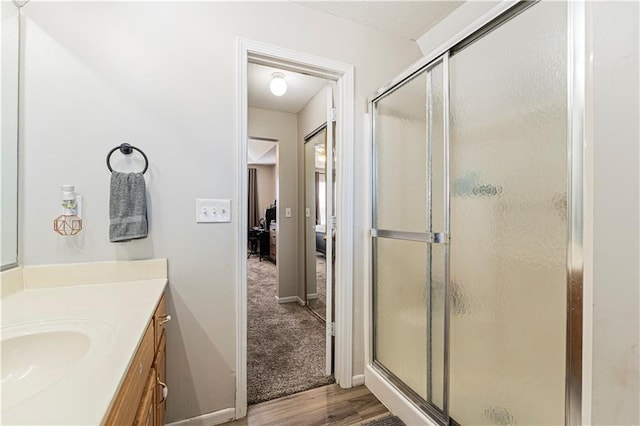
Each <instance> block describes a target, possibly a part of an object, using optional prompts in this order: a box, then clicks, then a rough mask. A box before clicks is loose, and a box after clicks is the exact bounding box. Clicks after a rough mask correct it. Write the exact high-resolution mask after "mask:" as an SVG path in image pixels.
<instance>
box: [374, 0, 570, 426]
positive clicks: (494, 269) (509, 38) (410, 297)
mask: <svg viewBox="0 0 640 426" xmlns="http://www.w3.org/2000/svg"><path fill="white" fill-rule="evenodd" d="M570 7H571V6H570V5H569V6H568V5H567V3H559V2H557V3H556V2H541V3H529V2H524V3H520V4H519V5H518V6H517V7H514V8H512V9H510V10H509V11H508V12H507V13H505V14H503V15H502V16H500V17H499V18H498V19H497V20H495V21H493V22H491V23H490V24H488V25H486V26H485V27H483V28H482V29H481V30H480V31H478V32H476V33H474V34H472V35H471V36H469V37H467V38H465V39H463V40H462V41H460V42H459V43H458V44H456V45H455V46H454V47H453V48H451V49H448V50H447V51H445V52H443V53H442V54H441V56H439V57H435V58H433V60H431V61H430V62H428V63H426V64H425V65H424V66H422V67H420V68H417V69H416V70H415V71H413V72H411V73H409V74H408V75H406V77H405V78H403V79H401V80H400V81H397V82H395V83H394V84H393V85H391V87H387V88H385V89H384V90H382V91H381V92H379V93H378V94H377V95H375V96H374V97H373V98H372V100H371V103H370V112H371V117H372V130H373V131H372V135H373V136H372V139H373V155H374V158H373V204H372V206H373V210H372V271H371V272H372V306H371V312H372V318H371V320H372V325H373V327H372V336H371V338H372V351H371V353H372V359H371V360H370V361H371V363H372V364H373V367H374V368H375V369H376V371H377V372H378V373H379V374H380V375H381V376H383V377H384V378H385V379H386V380H388V381H389V382H391V383H392V384H393V385H394V386H395V387H396V388H397V389H399V390H400V392H401V393H403V394H404V395H405V396H406V397H407V398H408V399H410V400H411V401H413V403H414V404H415V405H416V406H418V407H419V408H420V409H421V410H422V411H423V412H424V413H426V414H428V415H429V416H431V417H432V418H433V419H435V420H437V421H439V422H440V423H441V424H454V423H458V424H462V425H464V424H496V425H508V424H564V423H565V415H566V414H567V412H568V411H569V410H570V407H569V406H568V404H567V403H566V402H565V401H566V399H565V398H566V397H567V395H569V397H571V392H572V391H573V390H572V389H571V388H570V387H571V383H572V382H571V374H572V373H573V371H575V369H576V368H579V366H576V365H575V364H571V362H570V353H569V352H570V351H572V350H574V347H573V346H572V340H571V339H572V337H571V335H570V334H569V333H570V332H571V331H570V327H571V326H575V325H576V324H575V323H571V321H568V315H567V312H569V311H570V308H571V306H570V304H571V303H572V300H573V299H572V297H571V296H572V295H571V294H570V292H571V288H572V287H571V286H572V285H575V284H576V280H575V277H572V276H571V269H570V268H568V267H567V265H568V264H570V263H571V262H572V261H573V260H575V259H573V258H572V256H575V255H576V253H575V252H573V253H572V252H571V250H570V248H571V247H575V242H576V238H577V237H579V235H578V234H577V232H576V229H578V228H577V225H575V223H576V222H575V221H576V220H575V217H574V216H575V215H573V214H574V213H575V212H574V211H573V210H572V206H575V205H577V204H576V203H578V202H579V201H580V200H579V196H580V193H579V192H578V191H575V190H574V191H572V187H571V184H572V182H573V183H574V184H575V182H578V184H579V182H580V181H579V179H576V176H577V177H578V178H579V172H580V169H579V167H580V158H579V157H577V155H579V153H576V152H574V151H572V150H571V135H570V131H569V129H570V114H569V111H570V105H569V100H568V99H570V96H569V94H570V93H569V90H570V84H571V81H570V79H569V77H568V76H569V70H570V63H569V61H570V59H569V58H570V54H569V53H570V44H571V42H572V40H571V39H570V38H571V37H570V36H569V34H570V33H569V31H568V22H569V19H570V13H569V11H570ZM574 189H575V187H574ZM578 225H579V224H578ZM572 244H574V245H572ZM568 326H569V328H568ZM398 348H403V349H402V350H398ZM568 400H570V399H568Z"/></svg>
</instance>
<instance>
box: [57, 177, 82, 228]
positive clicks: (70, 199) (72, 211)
mask: <svg viewBox="0 0 640 426" xmlns="http://www.w3.org/2000/svg"><path fill="white" fill-rule="evenodd" d="M61 189H62V209H63V211H62V214H61V215H60V216H58V217H57V218H55V219H54V221H53V230H54V231H56V232H57V233H58V234H60V235H64V236H68V235H76V234H77V233H78V232H80V231H81V230H82V218H81V217H80V216H81V213H80V212H79V211H80V206H81V204H82V203H81V201H82V197H81V196H78V195H76V192H75V186H74V185H62V187H61Z"/></svg>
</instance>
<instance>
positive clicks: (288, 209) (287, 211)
mask: <svg viewBox="0 0 640 426" xmlns="http://www.w3.org/2000/svg"><path fill="white" fill-rule="evenodd" d="M284 217H291V207H287V208H286V209H284Z"/></svg>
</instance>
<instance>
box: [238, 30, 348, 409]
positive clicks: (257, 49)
mask: <svg viewBox="0 0 640 426" xmlns="http://www.w3.org/2000/svg"><path fill="white" fill-rule="evenodd" d="M239 47H240V55H239V60H240V64H239V69H240V80H239V87H240V90H239V92H240V102H239V104H240V109H239V123H240V128H239V135H240V145H239V146H240V158H241V166H243V165H244V167H246V151H247V138H248V136H255V135H256V134H257V133H253V132H252V131H251V129H250V128H249V115H250V114H249V109H248V102H247V100H248V97H247V94H248V80H247V74H248V73H247V71H248V68H249V66H250V65H251V64H255V65H261V66H269V67H277V68H279V69H280V70H282V71H284V72H291V71H293V72H303V73H305V74H308V75H312V76H316V77H320V78H325V79H329V80H333V81H335V82H336V102H337V107H338V113H337V114H335V115H336V116H337V117H338V120H336V121H337V127H336V129H337V130H336V133H337V135H338V137H337V140H338V142H339V144H338V145H337V149H338V150H339V151H340V153H341V154H344V155H343V156H342V157H341V158H344V160H345V162H348V161H349V159H351V158H353V146H352V143H353V141H352V136H351V135H350V134H349V129H351V128H352V124H353V112H352V111H350V110H349V109H348V108H344V109H342V110H341V109H340V106H341V105H345V102H346V103H347V104H348V102H350V101H352V99H353V67H352V66H350V65H346V64H341V63H338V62H335V61H327V60H325V59H323V58H317V57H313V56H310V55H303V54H300V53H298V52H293V51H289V50H286V49H280V48H277V47H274V46H266V45H264V44H262V43H255V42H250V41H246V40H241V41H240V43H239ZM263 136H264V135H263ZM278 139H279V140H278V144H279V154H278V157H279V158H278V169H282V168H283V167H284V165H285V164H287V163H286V162H285V161H284V160H283V152H284V149H283V146H282V144H283V140H282V139H280V138H278ZM303 151H304V150H303V145H302V143H300V144H299V155H300V160H302V158H303ZM296 160H297V159H296ZM294 164H296V161H295V160H294ZM297 164H301V161H297ZM338 167H345V166H344V165H343V164H338ZM278 175H279V176H280V175H282V171H281V170H280V171H279V172H278ZM300 175H302V169H301V172H300ZM338 176H340V173H338ZM282 184H283V182H282V181H281V180H279V185H278V188H279V189H278V201H277V211H278V213H277V219H276V222H277V225H276V227H277V230H278V235H277V239H278V240H279V241H278V250H277V251H278V253H277V261H276V264H277V267H278V281H279V283H278V287H279V288H278V291H281V290H285V288H284V286H282V285H281V283H282V282H283V279H282V275H283V273H284V271H283V258H284V259H286V258H287V254H286V253H284V249H283V248H282V245H283V244H284V243H283V239H282V236H281V235H280V234H281V233H282V231H283V227H284V226H285V225H286V224H287V223H294V224H295V223H299V224H300V226H301V227H302V226H303V223H304V222H303V220H302V219H303V218H304V216H303V215H302V214H301V212H303V211H304V209H303V208H302V197H301V196H300V197H299V201H300V204H299V205H298V204H296V203H294V204H285V202H284V200H283V189H282ZM302 187H303V185H302V184H300V190H302ZM239 188H240V195H239V197H238V200H239V203H238V204H239V211H241V212H242V211H245V208H246V204H247V201H246V200H247V198H246V197H247V175H246V174H241V179H240V185H239ZM336 189H337V193H338V194H342V195H340V196H338V197H337V198H336V199H337V200H338V205H337V209H336V216H340V215H344V216H342V217H344V223H345V226H347V225H348V224H350V223H352V220H353V219H352V218H353V211H352V207H351V206H350V203H346V204H343V203H342V200H343V199H345V198H346V199H349V197H345V196H344V194H350V193H351V191H352V188H351V183H350V181H349V180H346V179H345V180H344V181H342V182H340V181H338V182H337V183H336ZM239 217H240V220H239V232H238V234H239V236H240V237H239V239H240V241H247V235H248V228H247V227H246V225H247V222H246V216H245V215H244V214H241V215H239ZM287 219H289V220H290V221H288V220H287ZM299 235H300V236H301V235H302V233H301V232H300V233H299ZM352 238H353V237H352V235H349V233H345V234H344V235H341V234H340V233H339V232H338V234H337V238H336V245H338V246H340V245H345V246H351V245H352V244H353V241H352ZM302 246H303V244H302V243H300V244H299V247H302ZM340 252H341V251H338V253H340ZM348 253H349V251H344V252H343V255H342V256H339V257H338V258H336V269H337V272H336V273H335V275H336V280H335V282H336V288H337V289H338V292H340V293H344V294H346V295H347V297H344V298H343V299H342V300H338V305H337V311H338V312H342V313H343V315H342V318H344V322H340V323H339V324H336V333H335V334H336V337H337V338H336V350H337V351H341V358H340V359H336V368H335V370H336V375H335V377H336V381H339V383H340V384H341V386H343V387H349V386H350V385H351V344H352V342H351V315H352V312H351V283H350V280H343V281H342V280H341V277H342V276H344V274H345V273H347V274H350V273H351V272H350V270H351V268H352V261H351V259H350V257H349V255H348ZM296 255H297V253H296ZM239 258H240V259H241V260H240V263H239V265H240V267H239V278H240V283H239V286H238V299H237V300H238V332H237V336H238V364H237V381H236V385H237V392H236V417H242V416H244V415H245V414H246V407H247V376H246V374H247V364H248V359H247V338H248V330H247V307H248V304H247V301H248V297H247V285H248V280H247V275H248V274H247V259H246V250H242V249H241V250H240V252H239ZM300 260H303V256H300ZM341 265H342V270H341V269H340V266H341ZM296 273H297V274H298V275H300V276H303V271H302V268H301V267H299V268H298V269H297V270H296ZM300 281H301V282H302V281H303V280H300ZM341 281H342V282H343V283H344V284H343V285H340V283H341ZM305 292H306V289H302V291H301V292H300V294H295V295H293V296H287V295H283V294H279V295H278V296H277V297H278V300H277V301H278V302H281V303H280V305H281V306H285V305H289V306H297V307H300V308H303V309H304V310H305V312H307V314H309V311H308V310H307V308H306V307H304V305H305V304H306V299H307V295H306V293H305ZM280 296H282V297H280ZM286 297H291V298H292V299H293V300H291V299H286ZM290 302H293V303H290ZM309 315H310V314H309ZM312 319H313V321H316V322H318V320H317V319H316V318H315V317H312ZM322 335H323V337H324V338H325V341H327V342H329V343H328V345H329V347H331V346H332V342H333V339H332V338H331V337H332V336H331V334H330V333H329V326H328V325H327V326H323V327H322ZM323 358H324V357H323ZM323 367H324V366H323ZM323 374H324V371H323Z"/></svg>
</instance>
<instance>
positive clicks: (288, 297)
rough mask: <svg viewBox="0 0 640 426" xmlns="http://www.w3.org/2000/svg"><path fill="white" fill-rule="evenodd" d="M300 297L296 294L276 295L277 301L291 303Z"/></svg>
mask: <svg viewBox="0 0 640 426" xmlns="http://www.w3.org/2000/svg"><path fill="white" fill-rule="evenodd" d="M299 299H300V298H299V297H298V296H287V297H278V296H276V300H277V301H278V303H291V302H297V301H298V300H299Z"/></svg>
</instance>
